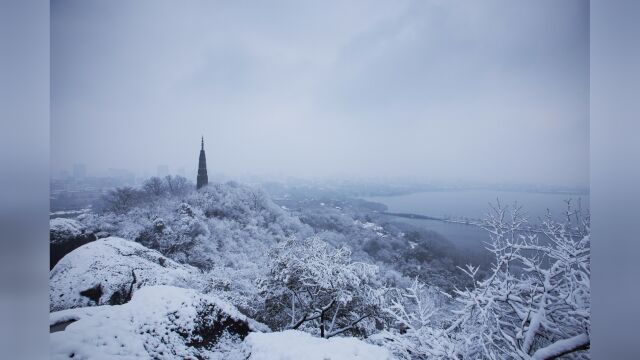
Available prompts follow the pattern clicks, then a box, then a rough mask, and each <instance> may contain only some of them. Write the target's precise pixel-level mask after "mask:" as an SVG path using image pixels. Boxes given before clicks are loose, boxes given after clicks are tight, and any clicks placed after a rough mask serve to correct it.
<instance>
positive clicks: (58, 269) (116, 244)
mask: <svg viewBox="0 0 640 360" xmlns="http://www.w3.org/2000/svg"><path fill="white" fill-rule="evenodd" d="M201 282H202V280H200V274H199V270H198V269H196V268H194V267H191V266H188V265H181V264H178V263H176V262H175V261H173V260H171V259H168V258H166V257H164V256H162V254H160V253H159V252H157V251H155V250H151V249H148V248H146V247H144V246H142V245H140V244H138V243H136V242H133V241H128V240H125V239H121V238H116V237H108V238H105V239H100V240H96V241H94V242H91V243H88V244H86V245H83V246H81V247H79V248H77V249H75V250H73V251H72V252H70V253H69V254H67V255H66V256H65V257H63V258H62V260H60V261H59V262H58V263H57V264H56V266H55V267H54V268H53V269H52V270H51V272H50V274H49V308H50V310H51V311H57V310H63V309H69V308H76V307H82V306H95V305H106V304H109V305H117V304H122V303H124V302H126V301H127V300H128V299H129V298H130V297H131V295H132V293H133V292H135V291H136V290H138V289H140V288H141V287H142V286H145V285H174V286H178V287H187V288H196V289H200V288H201V287H202V284H201Z"/></svg>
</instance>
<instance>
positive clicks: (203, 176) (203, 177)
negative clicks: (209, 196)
mask: <svg viewBox="0 0 640 360" xmlns="http://www.w3.org/2000/svg"><path fill="white" fill-rule="evenodd" d="M207 184H209V178H208V177H207V158H206V157H205V155H204V136H203V137H202V143H201V147H200V158H199V159H198V181H197V183H196V189H200V188H201V187H203V186H207Z"/></svg>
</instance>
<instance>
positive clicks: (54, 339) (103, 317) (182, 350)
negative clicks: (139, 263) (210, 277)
mask: <svg viewBox="0 0 640 360" xmlns="http://www.w3.org/2000/svg"><path fill="white" fill-rule="evenodd" d="M49 321H50V325H52V326H53V325H55V324H58V323H61V322H69V321H73V322H72V323H71V324H70V325H68V326H67V327H66V328H65V329H64V330H63V331H58V332H53V333H51V334H50V335H51V336H50V349H51V354H50V355H51V357H50V358H51V359H69V358H74V359H85V360H90V359H95V360H97V359H164V360H168V359H226V360H231V359H235V357H234V356H236V355H239V354H240V353H242V352H243V351H238V350H240V349H241V348H242V344H241V342H242V340H243V339H244V338H245V337H246V336H247V334H249V332H251V331H268V328H266V327H265V326H264V325H262V324H259V323H257V322H255V321H253V320H250V319H248V318H246V317H245V316H244V315H242V314H240V313H239V312H238V311H237V310H236V309H235V308H234V307H233V306H232V305H229V304H228V303H225V302H223V301H221V300H220V299H218V298H216V297H215V296H212V295H205V294H202V293H199V292H198V291H196V290H193V289H183V288H177V287H172V286H148V287H144V288H142V289H140V290H138V291H137V292H136V293H135V294H134V295H133V298H132V299H131V301H130V302H128V303H126V304H124V305H115V306H109V305H105V306H97V307H91V308H78V309H68V310H63V311H59V312H54V313H51V314H50V315H49ZM243 358H246V356H245V357H243Z"/></svg>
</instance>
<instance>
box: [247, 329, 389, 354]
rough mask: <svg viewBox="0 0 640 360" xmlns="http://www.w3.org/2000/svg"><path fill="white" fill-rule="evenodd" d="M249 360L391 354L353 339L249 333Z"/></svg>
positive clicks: (290, 331)
mask: <svg viewBox="0 0 640 360" xmlns="http://www.w3.org/2000/svg"><path fill="white" fill-rule="evenodd" d="M245 342H246V344H247V346H248V348H249V349H248V351H249V352H250V353H251V356H250V357H249V358H248V359H249V360H298V359H306V360H325V359H330V360H353V359H367V360H389V359H391V355H390V354H389V352H388V351H387V350H386V349H385V348H382V347H380V346H376V345H371V344H367V343H365V342H362V341H360V340H358V339H356V338H347V337H333V338H329V339H323V338H318V337H314V336H312V335H310V334H308V333H305V332H302V331H296V330H287V331H282V332H275V333H264V334H263V333H251V334H249V336H247V338H246V339H245Z"/></svg>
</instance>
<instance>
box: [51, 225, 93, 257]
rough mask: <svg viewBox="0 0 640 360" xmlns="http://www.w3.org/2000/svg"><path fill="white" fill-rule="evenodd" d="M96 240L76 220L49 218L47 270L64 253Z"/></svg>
mask: <svg viewBox="0 0 640 360" xmlns="http://www.w3.org/2000/svg"><path fill="white" fill-rule="evenodd" d="M95 240H96V236H95V235H94V234H92V233H91V232H87V231H86V229H85V227H84V226H83V225H82V224H80V223H79V222H78V221H77V220H73V219H65V218H55V219H51V220H49V270H51V269H53V267H54V266H55V265H56V264H57V263H58V261H60V259H62V258H63V257H64V256H65V255H67V254H68V253H70V252H72V251H73V250H75V249H77V248H79V247H80V246H82V245H84V244H87V243H90V242H92V241H95Z"/></svg>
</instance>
